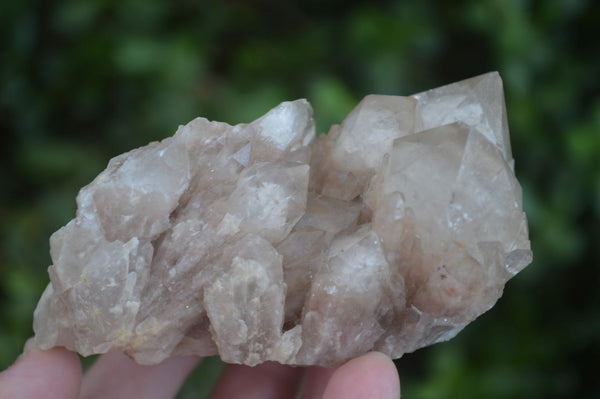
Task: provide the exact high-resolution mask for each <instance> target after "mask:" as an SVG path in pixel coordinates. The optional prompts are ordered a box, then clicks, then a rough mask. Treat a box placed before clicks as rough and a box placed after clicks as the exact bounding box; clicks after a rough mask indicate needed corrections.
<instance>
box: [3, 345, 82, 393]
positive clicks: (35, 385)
mask: <svg viewBox="0 0 600 399" xmlns="http://www.w3.org/2000/svg"><path fill="white" fill-rule="evenodd" d="M80 383H81V364H80V362H79V358H78V357H77V355H76V354H75V353H73V352H69V351H68V350H66V349H64V348H54V349H51V350H48V351H41V350H32V351H30V352H27V353H26V354H24V355H22V356H21V357H20V358H19V359H17V361H16V362H15V364H14V365H12V366H11V367H10V368H9V369H7V370H5V371H3V372H2V373H0V398H20V399H35V398H47V399H77V398H78V397H79V385H80Z"/></svg>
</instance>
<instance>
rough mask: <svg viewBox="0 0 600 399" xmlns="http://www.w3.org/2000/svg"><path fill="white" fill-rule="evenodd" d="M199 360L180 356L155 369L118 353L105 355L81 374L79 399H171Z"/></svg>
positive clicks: (193, 357)
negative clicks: (82, 376)
mask: <svg viewBox="0 0 600 399" xmlns="http://www.w3.org/2000/svg"><path fill="white" fill-rule="evenodd" d="M199 360H200V358H198V357H196V356H182V357H173V358H170V359H167V360H165V361H164V362H162V363H160V364H157V365H156V366H141V365H139V364H137V363H136V362H134V361H133V360H131V359H130V358H129V357H127V356H126V355H124V354H122V353H119V352H113V353H107V354H106V355H102V356H101V357H100V358H98V360H97V361H96V362H95V363H94V364H93V366H92V367H91V368H90V369H89V370H88V371H87V373H86V374H85V377H84V379H83V384H82V386H81V398H82V399H88V398H90V399H91V398H94V399H103V398H110V399H125V398H126V399H130V398H145V399H166V398H173V397H175V395H176V394H177V391H178V390H179V388H180V387H181V384H182V383H183V381H184V380H185V378H186V377H187V375H188V374H189V373H190V371H192V370H193V369H194V367H195V366H196V365H197V364H198V362H199Z"/></svg>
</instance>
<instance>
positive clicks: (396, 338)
mask: <svg viewBox="0 0 600 399" xmlns="http://www.w3.org/2000/svg"><path fill="white" fill-rule="evenodd" d="M77 204H78V212H77V217H76V218H75V219H73V220H72V221H71V222H69V223H68V224H67V225H66V226H65V227H63V228H61V229H60V230H58V231H57V232H56V233H54V234H53V235H52V237H51V239H50V242H51V255H52V261H53V264H52V266H50V268H49V274H50V279H51V283H50V284H49V285H48V287H47V288H46V290H45V291H44V293H43V295H42V298H41V299H40V302H39V304H38V307H37V309H36V310H35V314H34V330H35V339H34V341H33V345H36V346H38V347H40V348H42V349H48V348H51V347H53V346H65V347H67V348H69V349H71V350H74V351H77V352H79V353H81V354H82V355H90V354H94V353H106V352H109V351H116V350H118V351H124V352H125V353H127V354H128V355H129V356H131V357H132V358H134V359H135V360H136V361H137V362H139V363H141V364H156V363H158V362H160V361H162V360H164V359H166V358H168V357H170V356H174V355H182V354H196V355H201V356H207V355H214V354H219V355H220V356H221V357H222V359H223V360H224V361H226V362H232V363H243V364H248V365H256V364H259V363H261V362H264V361H268V360H274V361H278V362H281V363H285V364H296V365H321V366H332V365H336V364H339V363H341V362H343V361H345V360H348V359H350V358H352V357H354V356H358V355H361V354H363V353H365V352H367V351H370V350H378V351H381V352H384V353H386V354H388V355H390V356H392V357H394V358H397V357H400V356H402V354H404V353H406V352H411V351H414V350H415V349H418V348H420V347H423V346H426V345H430V344H432V343H435V342H439V341H443V340H447V339H450V338H452V337H453V336H454V335H456V334H457V333H458V332H459V331H460V330H461V329H462V328H463V327H465V326H466V325H467V324H468V323H469V322H470V321H472V320H473V319H475V318H476V317H477V316H479V315H480V314H481V313H483V312H485V311H486V310H488V309H489V308H490V307H491V306H493V304H494V303H495V302H496V301H497V299H498V298H499V297H500V296H501V294H502V290H503V287H504V284H505V283H506V282H507V281H508V280H509V279H510V278H511V277H512V276H514V275H515V274H516V273H517V272H519V271H520V270H521V269H523V268H524V267H525V266H526V265H527V264H529V263H530V262H531V257H532V255H531V251H530V245H529V239H528V232H527V220H526V217H525V214H524V213H523V211H522V202H521V188H520V186H519V183H518V182H517V180H516V178H515V176H514V173H513V159H512V155H511V149H510V141H509V136H508V127H507V120H506V112H505V109H504V97H503V91H502V82H501V80H500V77H499V76H498V74H497V73H489V74H486V75H482V76H478V77H475V78H472V79H468V80H465V81H462V82H458V83H454V84H451V85H448V86H444V87H440V88H438V89H433V90H430V91H427V92H424V93H420V94H415V95H413V96H410V97H394V96H378V95H371V96H367V97H365V99H363V100H362V101H361V102H360V104H359V105H358V106H357V107H356V108H355V109H354V110H353V111H352V112H351V113H350V114H349V115H348V117H347V118H346V119H345V120H344V121H343V123H342V124H341V125H335V126H333V127H332V128H331V130H330V132H329V134H328V135H321V136H319V137H316V138H315V130H314V123H313V120H312V109H311V107H310V105H309V104H308V102H306V101H305V100H298V101H294V102H286V103H282V104H280V105H279V106H277V107H276V108H274V109H273V110H271V111H269V112H268V113H267V114H266V115H265V116H263V117H262V118H260V119H258V120H256V121H255V122H252V123H250V124H242V125H237V126H229V125H227V124H225V123H219V122H209V121H207V120H206V119H203V118H198V119H195V120H193V121H192V122H190V123H189V124H187V125H185V126H181V127H180V128H179V129H178V130H177V132H176V134H175V135H174V136H173V137H171V138H168V139H165V140H163V141H161V142H159V143H151V144H149V145H147V146H146V147H142V148H139V149H136V150H133V151H131V152H129V153H126V154H123V155H120V156H118V157H116V158H114V159H113V160H111V161H110V163H109V165H108V167H107V169H106V170H105V171H103V172H102V173H101V174H100V175H99V176H98V177H97V178H96V179H95V180H94V181H93V182H92V183H91V184H90V185H88V186H86V187H84V188H83V189H81V191H80V193H79V195H78V197H77Z"/></svg>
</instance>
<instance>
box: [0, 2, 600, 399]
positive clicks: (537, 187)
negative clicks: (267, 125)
mask: <svg viewBox="0 0 600 399" xmlns="http://www.w3.org/2000/svg"><path fill="white" fill-rule="evenodd" d="M599 26H600V2H595V1H593V0H588V1H585V0H545V1H541V0H540V1H534V0H529V1H518V0H491V1H476V0H471V1H468V0H467V1H456V2H435V1H432V0H423V1H330V2H323V1H317V0H312V1H304V2H301V3H298V4H293V3H289V2H285V1H274V0H248V1H229V2H205V1H198V2H194V1H191V0H180V1H171V2H167V1H158V0H121V1H117V0H88V1H79V0H66V1H58V2H50V1H42V0H40V1H32V0H22V1H18V2H17V1H4V2H0V132H1V134H2V144H1V145H0V222H1V223H0V234H1V236H0V238H1V241H0V369H2V368H5V367H7V366H8V365H9V364H10V363H11V362H12V361H13V360H14V359H15V358H16V356H17V355H18V353H19V352H20V350H21V348H22V345H23V343H24V342H25V340H26V338H27V337H28V336H30V335H31V334H32V330H31V321H32V312H33V309H34V308H35V305H36V302H37V299H38V297H39V295H40V294H41V292H42V290H43V288H44V286H45V285H46V284H47V283H48V277H47V274H46V267H47V266H48V265H49V264H50V257H49V255H48V250H49V247H48V237H49V236H50V234H51V233H52V232H53V231H55V230H57V229H58V228H59V227H60V226H62V225H64V224H65V223H66V222H67V221H68V220H69V219H71V218H72V217H73V216H74V213H75V202H74V198H75V195H76V193H77V190H78V189H79V188H80V187H81V186H83V185H85V184H86V183H88V182H89V181H91V179H92V178H93V177H94V176H95V175H96V174H98V173H99V172H100V171H101V170H102V169H103V168H104V167H105V166H106V164H107V162H108V160H109V159H110V157H112V156H115V155H117V154H119V153H122V152H124V151H127V150H130V149H132V148H134V147H138V146H141V145H144V144H146V143H147V142H149V141H151V140H157V139H161V138H164V137H166V136H168V135H171V134H173V132H174V131H175V129H176V127H177V125H178V124H180V123H185V122H187V121H189V120H191V119H193V118H194V117H196V116H200V115H202V116H206V117H208V118H209V119H215V120H223V121H227V122H229V123H232V124H233V123H238V122H248V121H251V120H253V119H255V118H256V117H258V116H260V115H262V114H263V113H264V112H265V111H267V110H268V109H270V108H271V107H273V106H274V105H276V104H277V103H279V102H280V101H283V100H289V99H294V98H299V97H306V98H308V99H309V100H310V101H311V103H312V104H313V107H314V109H315V118H316V120H317V121H318V128H319V130H320V131H323V130H325V129H326V127H327V126H329V124H331V123H335V122H340V121H341V120H342V119H343V117H344V115H345V114H346V113H347V112H348V111H349V110H350V109H351V108H352V107H353V106H354V105H355V104H356V103H357V102H358V101H359V100H360V99H361V98H362V96H364V95H366V94H369V93H380V94H396V95H401V94H405V95H406V94H412V93H414V92H417V91H421V90H424V89H428V88H432V87H435V86H439V85H442V84H445V83H450V82H453V81H456V80H459V79H463V78H467V77H470V76H474V75H476V74H480V73H483V72H487V71H490V70H498V71H499V72H500V74H501V76H502V77H503V78H504V84H505V94H506V101H507V107H508V117H509V122H510V126H511V135H512V141H513V150H514V157H515V159H516V170H517V174H518V177H519V178H520V181H521V183H522V185H523V191H524V201H525V209H526V212H527V214H528V217H529V222H530V232H531V240H532V247H533V252H534V262H533V264H532V265H530V266H529V267H528V268H527V269H526V270H525V271H523V272H522V273H521V274H520V275H519V276H517V277H516V278H514V280H512V281H511V282H510V283H509V284H508V286H507V287H506V290H505V295H504V297H503V298H502V299H501V300H500V301H499V303H498V305H497V306H496V307H494V309H493V310H491V311H490V312H488V313H487V314H485V315H484V316H482V317H480V318H479V319H478V320H477V321H476V322H474V323H473V324H471V325H470V326H469V327H468V328H466V329H465V330H464V331H463V332H462V333H461V334H459V336H458V337H457V338H456V339H454V340H452V341H451V342H448V343H444V344H438V345H435V346H433V347H431V348H427V349H424V350H420V351H418V352H416V353H414V354H409V355H406V356H405V357H404V358H402V359H400V360H399V361H398V362H397V364H398V368H399V370H400V374H401V378H402V389H403V397H406V398H423V399H425V398H456V397H460V398H480V397H485V398H559V397H560V398H564V397H578V398H598V397H600V383H599V382H598V378H597V376H596V374H597V372H596V371H595V370H596V369H597V363H598V361H599V360H600V315H599V312H600V289H599V288H600V269H599V263H598V261H599V259H600V256H599V255H600V249H599V248H600V246H599V245H598V237H600V224H599V223H598V221H599V216H600V97H599V96H598V93H600V90H599V89H600V82H599V79H600V44H599V39H600V28H599ZM220 367H221V366H220V363H219V362H218V360H215V359H211V361H210V362H209V363H208V364H207V365H205V366H204V367H202V368H201V369H200V370H198V371H197V372H195V373H194V375H193V376H192V377H190V378H189V379H188V381H187V383H186V385H185V388H184V390H183V391H182V393H181V394H180V397H182V398H184V397H185V398H187V397H190V398H191V397H203V396H205V395H206V392H208V390H209V389H210V381H213V380H214V378H215V375H216V372H217V371H218V369H219V368H220ZM205 381H208V382H205Z"/></svg>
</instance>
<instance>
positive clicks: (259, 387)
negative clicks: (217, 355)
mask: <svg viewBox="0 0 600 399" xmlns="http://www.w3.org/2000/svg"><path fill="white" fill-rule="evenodd" d="M302 373H303V369H302V368H295V367H291V366H283V365H281V364H279V363H274V362H267V363H263V364H261V365H258V366H255V367H248V366H240V365H237V364H229V365H227V366H226V367H225V370H224V371H223V374H222V375H221V377H220V378H219V381H217V384H216V385H215V388H214V390H213V392H212V394H211V399H236V398H244V399H279V398H293V397H294V395H295V393H296V391H297V389H298V386H299V385H300V381H301V379H302Z"/></svg>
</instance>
